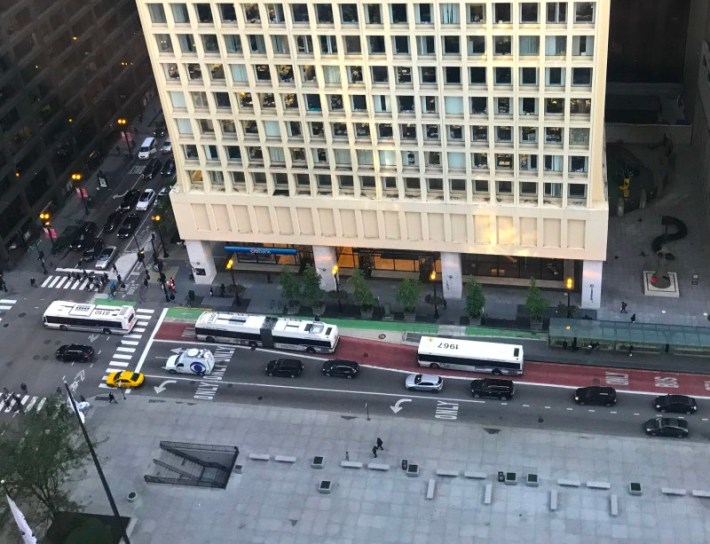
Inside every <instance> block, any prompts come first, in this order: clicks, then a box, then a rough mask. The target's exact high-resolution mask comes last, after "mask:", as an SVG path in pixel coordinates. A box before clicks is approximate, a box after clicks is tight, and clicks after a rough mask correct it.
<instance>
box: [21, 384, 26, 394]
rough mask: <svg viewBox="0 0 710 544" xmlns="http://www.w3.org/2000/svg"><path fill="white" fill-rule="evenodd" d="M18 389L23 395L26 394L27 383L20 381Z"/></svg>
mask: <svg viewBox="0 0 710 544" xmlns="http://www.w3.org/2000/svg"><path fill="white" fill-rule="evenodd" d="M20 391H22V392H23V393H24V394H25V395H26V394H27V384H26V383H24V382H23V383H21V384H20Z"/></svg>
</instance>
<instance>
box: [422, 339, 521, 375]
mask: <svg viewBox="0 0 710 544" xmlns="http://www.w3.org/2000/svg"><path fill="white" fill-rule="evenodd" d="M417 361H418V362H419V365H420V366H425V367H428V368H450V369H452V370H468V371H469V372H490V373H492V374H495V375H497V376H500V375H502V374H506V375H509V376H520V375H521V374H522V373H523V346H521V345H517V344H498V343H494V342H478V341H473V340H459V339H454V338H436V337H433V336H422V338H421V340H420V341H419V350H418V352H417Z"/></svg>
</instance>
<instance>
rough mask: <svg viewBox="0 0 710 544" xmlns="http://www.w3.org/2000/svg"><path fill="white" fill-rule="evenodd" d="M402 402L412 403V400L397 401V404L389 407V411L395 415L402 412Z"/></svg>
mask: <svg viewBox="0 0 710 544" xmlns="http://www.w3.org/2000/svg"><path fill="white" fill-rule="evenodd" d="M403 402H412V399H399V400H398V401H397V402H395V403H394V406H390V410H392V411H393V412H394V413H395V414H396V413H397V412H399V411H400V410H402V406H401V405H402V403H403Z"/></svg>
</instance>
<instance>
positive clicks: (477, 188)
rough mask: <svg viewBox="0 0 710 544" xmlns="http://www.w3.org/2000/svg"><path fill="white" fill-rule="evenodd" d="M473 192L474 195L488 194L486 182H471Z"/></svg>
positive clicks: (481, 180) (480, 180) (483, 180)
mask: <svg viewBox="0 0 710 544" xmlns="http://www.w3.org/2000/svg"><path fill="white" fill-rule="evenodd" d="M473 192H474V193H485V194H488V192H489V190H488V180H485V179H477V180H475V181H474V182H473Z"/></svg>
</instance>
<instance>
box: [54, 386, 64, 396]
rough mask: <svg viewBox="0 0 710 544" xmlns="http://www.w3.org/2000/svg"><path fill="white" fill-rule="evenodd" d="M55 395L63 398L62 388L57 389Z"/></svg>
mask: <svg viewBox="0 0 710 544" xmlns="http://www.w3.org/2000/svg"><path fill="white" fill-rule="evenodd" d="M55 393H57V395H59V396H60V397H61V396H62V388H61V387H57V390H56V391H55Z"/></svg>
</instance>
